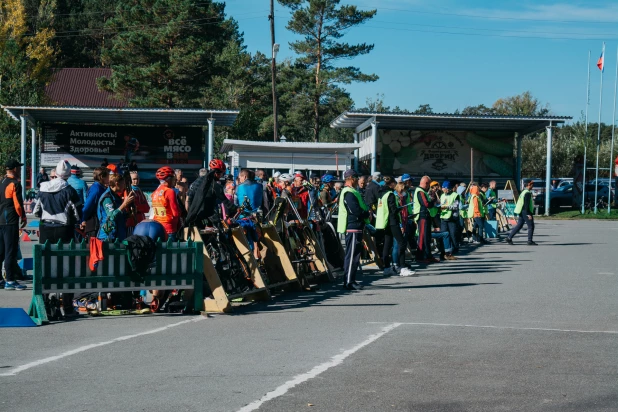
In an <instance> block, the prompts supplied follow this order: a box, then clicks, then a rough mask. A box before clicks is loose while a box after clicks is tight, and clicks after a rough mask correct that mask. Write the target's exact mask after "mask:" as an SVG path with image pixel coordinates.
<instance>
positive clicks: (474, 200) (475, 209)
mask: <svg viewBox="0 0 618 412" xmlns="http://www.w3.org/2000/svg"><path fill="white" fill-rule="evenodd" d="M480 192H481V191H480V189H479V187H478V185H476V184H474V185H471V186H470V204H469V205H468V218H470V219H473V224H472V237H473V238H474V243H477V244H484V243H487V241H486V240H485V238H484V236H483V229H484V228H485V209H484V207H483V198H482V197H481V195H480V194H479V193H480Z"/></svg>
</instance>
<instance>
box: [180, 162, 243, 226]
mask: <svg viewBox="0 0 618 412" xmlns="http://www.w3.org/2000/svg"><path fill="white" fill-rule="evenodd" d="M208 167H209V168H210V171H209V172H208V173H207V174H206V176H205V177H204V179H203V180H202V181H201V182H200V184H199V186H198V187H197V188H196V189H195V194H194V195H193V196H192V198H191V201H190V203H189V211H188V213H187V218H186V220H185V226H188V225H197V226H199V227H203V221H204V220H205V219H218V216H217V213H216V212H217V205H218V204H222V205H223V206H224V207H225V209H226V211H227V212H228V213H229V214H231V215H233V214H235V213H236V205H234V203H233V202H231V201H230V200H228V198H227V197H226V196H225V194H224V193H223V186H221V184H220V183H219V180H220V179H221V177H222V176H223V174H224V173H225V170H226V166H225V163H223V161H222V160H220V159H213V160H211V161H210V163H209V164H208Z"/></svg>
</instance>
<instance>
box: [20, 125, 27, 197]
mask: <svg viewBox="0 0 618 412" xmlns="http://www.w3.org/2000/svg"><path fill="white" fill-rule="evenodd" d="M20 120H21V160H20V163H23V166H22V167H21V196H22V199H25V198H26V135H27V129H28V127H27V126H28V118H27V117H26V116H23V115H22V116H20Z"/></svg>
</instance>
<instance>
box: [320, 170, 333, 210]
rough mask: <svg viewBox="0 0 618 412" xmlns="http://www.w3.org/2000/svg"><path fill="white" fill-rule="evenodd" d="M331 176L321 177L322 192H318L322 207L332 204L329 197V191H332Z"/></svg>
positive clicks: (331, 199)
mask: <svg viewBox="0 0 618 412" xmlns="http://www.w3.org/2000/svg"><path fill="white" fill-rule="evenodd" d="M333 180H334V178H333V176H332V175H324V176H322V183H323V185H322V190H321V191H320V202H322V206H324V207H328V206H329V205H330V204H331V203H333V198H332V197H331V195H330V192H331V190H332V189H333V186H334V183H333Z"/></svg>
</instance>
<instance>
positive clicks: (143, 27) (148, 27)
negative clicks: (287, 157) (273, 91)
mask: <svg viewBox="0 0 618 412" xmlns="http://www.w3.org/2000/svg"><path fill="white" fill-rule="evenodd" d="M267 17H268V16H257V17H247V18H246V19H243V20H253V19H262V18H267ZM186 21H188V22H189V21H190V20H186ZM226 21H227V20H223V21H217V22H205V23H195V24H186V25H180V26H178V27H180V28H189V27H194V26H209V25H213V24H221V23H225V22H226ZM174 23H181V21H178V22H174ZM170 24H171V23H162V24H156V25H155V24H151V25H148V24H143V25H139V26H133V27H135V28H134V29H133V30H134V31H140V30H148V29H151V28H158V27H164V26H168V25H170ZM125 28H127V27H121V29H125ZM118 33H123V30H115V31H109V30H106V29H105V30H93V31H92V32H89V33H85V34H70V35H66V36H54V38H55V39H64V38H69V37H90V36H92V35H94V34H109V35H111V34H118Z"/></svg>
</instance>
